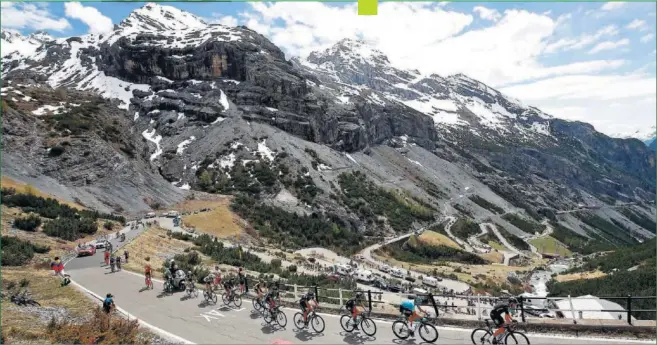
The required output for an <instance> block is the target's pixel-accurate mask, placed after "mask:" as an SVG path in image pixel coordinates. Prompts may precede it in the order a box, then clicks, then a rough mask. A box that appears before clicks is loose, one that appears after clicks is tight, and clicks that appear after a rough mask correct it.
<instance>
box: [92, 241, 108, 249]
mask: <svg viewBox="0 0 657 345" xmlns="http://www.w3.org/2000/svg"><path fill="white" fill-rule="evenodd" d="M94 247H96V249H101V248H105V247H107V241H105V240H100V241H96V243H94Z"/></svg>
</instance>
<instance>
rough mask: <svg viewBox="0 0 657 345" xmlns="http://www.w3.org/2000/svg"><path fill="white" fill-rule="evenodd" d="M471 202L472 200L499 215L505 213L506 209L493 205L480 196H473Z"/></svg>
mask: <svg viewBox="0 0 657 345" xmlns="http://www.w3.org/2000/svg"><path fill="white" fill-rule="evenodd" d="M469 198H470V200H472V201H473V202H474V203H475V204H477V205H479V206H481V207H483V208H485V209H487V210H489V211H491V212H493V213H497V214H502V213H504V209H503V208H501V207H499V206H497V205H495V204H493V203H492V202H490V201H488V200H486V199H484V198H482V197H480V196H479V195H471V196H470V197H469Z"/></svg>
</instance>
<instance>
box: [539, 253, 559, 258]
mask: <svg viewBox="0 0 657 345" xmlns="http://www.w3.org/2000/svg"><path fill="white" fill-rule="evenodd" d="M541 256H542V257H543V259H559V258H561V255H559V254H556V253H541Z"/></svg>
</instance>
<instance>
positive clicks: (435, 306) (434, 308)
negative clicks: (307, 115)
mask: <svg viewBox="0 0 657 345" xmlns="http://www.w3.org/2000/svg"><path fill="white" fill-rule="evenodd" d="M429 299H430V300H431V305H433V311H435V312H436V318H438V306H437V305H436V299H435V298H433V294H432V293H431V292H429Z"/></svg>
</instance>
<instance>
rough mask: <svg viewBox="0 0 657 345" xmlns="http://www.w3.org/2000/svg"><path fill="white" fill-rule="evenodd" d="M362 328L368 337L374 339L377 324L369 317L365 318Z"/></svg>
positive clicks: (362, 321)
mask: <svg viewBox="0 0 657 345" xmlns="http://www.w3.org/2000/svg"><path fill="white" fill-rule="evenodd" d="M360 328H361V329H362V330H363V333H365V334H366V335H367V336H370V337H373V336H374V335H375V334H376V323H374V320H372V319H370V318H369V317H363V319H362V320H361V322H360Z"/></svg>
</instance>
